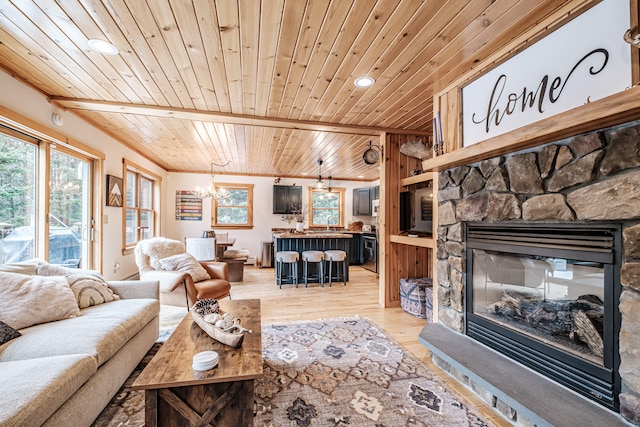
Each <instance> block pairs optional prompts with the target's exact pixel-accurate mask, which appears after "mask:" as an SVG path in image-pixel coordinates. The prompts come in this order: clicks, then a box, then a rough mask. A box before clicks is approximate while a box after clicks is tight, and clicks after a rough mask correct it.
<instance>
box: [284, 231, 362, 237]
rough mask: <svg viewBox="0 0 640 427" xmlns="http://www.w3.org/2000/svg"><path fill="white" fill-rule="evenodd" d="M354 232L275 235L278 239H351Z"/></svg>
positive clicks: (311, 232)
mask: <svg viewBox="0 0 640 427" xmlns="http://www.w3.org/2000/svg"><path fill="white" fill-rule="evenodd" d="M353 233H354V232H347V231H326V232H325V231H309V232H305V233H279V234H274V235H273V237H275V238H276V239H351V238H353V236H352V234H353Z"/></svg>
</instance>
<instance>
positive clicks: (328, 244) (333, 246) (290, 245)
mask: <svg viewBox="0 0 640 427" xmlns="http://www.w3.org/2000/svg"><path fill="white" fill-rule="evenodd" d="M273 237H274V238H275V241H276V248H275V249H276V253H278V252H280V251H294V252H298V253H299V254H300V260H299V261H298V276H299V277H298V282H300V283H302V282H303V281H302V271H303V264H302V252H304V251H328V250H340V251H345V252H346V253H347V260H349V256H350V254H349V243H350V241H351V239H352V238H353V235H351V234H349V233H338V232H331V231H327V232H324V231H323V232H320V231H313V232H307V233H280V234H274V236H273ZM346 276H347V277H346V280H347V281H348V280H349V269H348V268H347V275H346ZM309 281H310V282H316V283H317V282H319V280H318V279H315V280H309Z"/></svg>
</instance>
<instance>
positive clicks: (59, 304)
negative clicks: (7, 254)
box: [0, 272, 80, 329]
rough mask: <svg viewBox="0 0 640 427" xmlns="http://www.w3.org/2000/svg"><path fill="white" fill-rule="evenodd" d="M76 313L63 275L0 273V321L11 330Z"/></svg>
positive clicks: (75, 303) (71, 294)
mask: <svg viewBox="0 0 640 427" xmlns="http://www.w3.org/2000/svg"><path fill="white" fill-rule="evenodd" d="M79 314H80V309H79V308H78V303H77V302H76V297H75V295H74V294H73V291H72V290H71V288H70V287H69V283H68V282H67V279H66V278H65V277H63V276H27V275H25V274H18V273H5V272H0V320H1V321H3V322H4V323H6V324H7V325H10V326H12V327H13V328H15V329H22V328H27V327H29V326H32V325H37V324H39V323H47V322H53V321H54V320H62V319H67V318H69V317H74V316H77V315H79Z"/></svg>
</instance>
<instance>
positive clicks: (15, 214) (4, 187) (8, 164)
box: [0, 133, 37, 228]
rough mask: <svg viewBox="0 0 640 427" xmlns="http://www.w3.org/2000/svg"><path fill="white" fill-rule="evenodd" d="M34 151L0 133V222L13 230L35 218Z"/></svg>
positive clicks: (28, 146)
mask: <svg viewBox="0 0 640 427" xmlns="http://www.w3.org/2000/svg"><path fill="white" fill-rule="evenodd" d="M36 149H37V147H36V146H35V145H32V144H28V143H26V142H23V141H21V140H19V139H17V138H13V137H11V136H9V135H6V134H3V133H0V222H1V223H5V224H9V225H11V226H12V227H13V228H15V227H21V226H25V225H31V224H32V219H33V218H32V217H33V215H35V208H36V203H35V202H36V201H35V188H36V186H35V170H36V167H35V162H36Z"/></svg>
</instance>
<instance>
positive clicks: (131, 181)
mask: <svg viewBox="0 0 640 427" xmlns="http://www.w3.org/2000/svg"><path fill="white" fill-rule="evenodd" d="M124 170H125V172H124V175H125V182H124V187H125V198H124V200H125V206H124V209H125V215H124V228H123V229H124V242H125V249H126V248H131V247H133V246H135V245H136V244H137V243H138V242H139V241H140V240H144V239H148V238H150V237H154V236H155V235H156V234H157V224H158V218H159V216H158V206H159V200H157V199H158V197H157V194H158V193H159V189H158V186H159V182H160V178H159V177H158V176H157V175H155V174H153V173H151V172H149V171H147V170H144V169H142V168H141V167H139V166H137V165H135V164H133V163H131V162H127V161H125V166H124Z"/></svg>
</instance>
